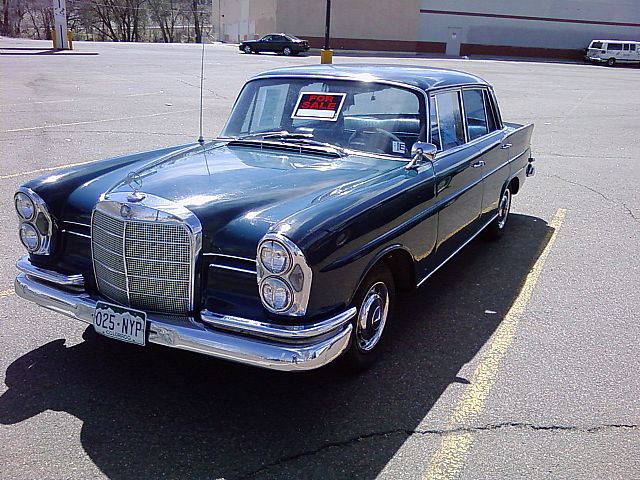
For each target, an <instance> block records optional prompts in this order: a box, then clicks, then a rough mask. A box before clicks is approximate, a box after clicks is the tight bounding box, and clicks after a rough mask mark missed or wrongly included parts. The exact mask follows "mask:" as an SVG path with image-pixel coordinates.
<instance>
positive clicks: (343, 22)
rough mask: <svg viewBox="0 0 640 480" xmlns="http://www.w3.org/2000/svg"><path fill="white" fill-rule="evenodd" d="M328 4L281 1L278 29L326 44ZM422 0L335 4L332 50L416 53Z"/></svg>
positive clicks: (360, 0) (315, 43)
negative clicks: (403, 51)
mask: <svg viewBox="0 0 640 480" xmlns="http://www.w3.org/2000/svg"><path fill="white" fill-rule="evenodd" d="M325 9H326V3H325V2H324V1H319V0H278V11H277V18H278V20H277V28H278V30H279V31H284V32H291V33H293V34H294V35H297V36H300V37H304V38H305V39H307V40H309V42H310V44H311V45H312V46H314V47H320V46H322V44H323V42H324V26H325ZM419 9H420V0H402V1H395V2H394V1H381V0H348V1H334V2H332V4H331V47H332V48H354V49H369V50H406V51H415V48H416V36H417V33H418V21H419V19H420V18H419V13H418V12H419Z"/></svg>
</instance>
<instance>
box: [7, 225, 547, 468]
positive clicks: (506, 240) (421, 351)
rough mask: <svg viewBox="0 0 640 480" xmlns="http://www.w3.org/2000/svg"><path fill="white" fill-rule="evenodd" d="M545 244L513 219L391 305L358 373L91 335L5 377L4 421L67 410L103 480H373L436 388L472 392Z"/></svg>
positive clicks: (24, 361)
mask: <svg viewBox="0 0 640 480" xmlns="http://www.w3.org/2000/svg"><path fill="white" fill-rule="evenodd" d="M552 233H553V229H552V228H551V227H549V226H548V225H547V224H546V222H545V221H544V220H542V219H540V218H535V217H531V216H525V215H518V214H512V215H511V216H510V217H509V227H508V231H507V232H505V236H504V237H503V239H502V240H500V241H498V242H486V241H484V240H481V239H477V240H474V241H473V242H471V244H469V245H468V246H467V247H466V248H465V249H464V250H463V251H462V252H461V253H460V254H459V255H458V256H457V257H456V258H454V259H453V260H452V261H451V262H450V263H448V264H447V265H446V266H445V267H443V268H442V269H441V270H440V271H438V272H437V273H436V274H435V275H434V276H433V277H432V278H431V279H430V280H429V281H428V282H426V283H425V284H424V285H423V286H422V287H421V288H420V289H418V290H416V291H413V292H411V293H407V294H402V295H401V296H400V297H399V307H398V308H397V310H396V312H395V315H394V317H393V322H390V324H389V327H388V328H389V331H387V332H386V333H387V335H386V339H385V343H384V344H383V345H381V347H382V348H383V352H382V353H383V356H382V358H381V359H380V361H379V362H378V363H377V364H376V365H374V366H373V367H372V368H371V369H369V370H368V371H366V372H364V373H362V374H360V375H357V376H350V375H348V374H346V373H345V372H343V371H341V370H340V369H338V368H336V367H335V366H329V367H327V368H324V369H320V370H318V371H313V372H307V373H302V374H286V373H280V372H272V371H268V370H260V369H256V368H250V367H245V366H242V365H237V364H233V363H229V362H225V361H221V360H216V359H212V358H208V357H204V356H200V355H197V354H191V353H188V352H180V351H175V350H171V349H167V348H163V347H154V346H151V347H149V348H144V349H143V348H140V347H136V346H133V345H128V344H124V343H120V342H116V341H112V340H109V339H106V338H102V337H99V336H98V335H97V334H95V333H94V332H93V330H92V328H88V329H87V330H86V331H85V334H84V338H85V341H84V342H82V343H80V344H78V345H74V346H72V347H66V346H65V341H64V339H59V340H55V341H53V342H50V343H48V344H46V345H43V346H42V347H40V348H37V349H35V350H33V351H31V352H29V353H27V354H26V355H24V356H22V357H21V358H19V359H17V360H16V361H14V362H13V363H12V364H11V365H10V366H9V368H8V369H7V372H6V384H7V387H8V390H7V391H6V392H5V393H4V394H3V395H2V397H0V423H1V424H4V425H8V424H17V423H20V422H23V421H25V420H27V419H30V418H32V417H34V416H36V415H38V414H39V413H41V412H43V411H45V410H55V411H63V412H68V413H69V414H71V415H73V416H75V417H77V418H78V419H80V420H81V421H82V422H83V426H82V431H81V437H80V442H81V444H82V447H83V448H84V449H85V451H86V453H87V454H88V455H89V457H90V458H91V460H92V461H93V462H94V463H95V464H96V466H97V467H98V468H99V469H100V470H101V471H102V472H104V474H105V475H106V476H107V477H109V478H113V479H121V478H160V477H163V478H165V477H166V478H221V477H224V478H226V479H233V478H292V477H300V478H323V479H325V478H373V477H375V476H376V475H377V474H379V473H380V472H381V471H382V469H383V468H384V467H385V465H386V464H387V463H388V462H389V460H390V459H391V458H392V457H393V456H394V454H395V453H396V452H398V450H399V449H400V447H401V446H402V445H403V443H404V442H405V441H406V440H407V438H408V436H409V435H410V433H411V432H412V431H413V430H414V429H416V428H417V426H418V425H419V424H421V422H423V419H424V418H425V416H426V415H427V414H428V413H429V411H430V410H431V409H432V407H433V406H434V404H435V402H436V401H437V400H438V399H439V398H440V396H441V395H442V393H443V392H444V390H445V389H446V388H447V387H448V386H449V385H450V384H451V383H453V382H458V383H468V380H466V379H464V378H460V377H458V375H459V371H460V369H461V368H462V367H463V366H464V365H465V364H466V363H467V362H469V361H470V360H472V359H473V358H474V356H475V355H476V354H477V353H478V351H479V350H480V349H481V348H482V346H483V345H484V344H485V343H486V342H487V340H488V339H489V338H490V336H491V335H492V333H493V332H494V331H495V329H496V328H497V327H498V325H499V324H500V322H501V321H502V320H503V319H504V316H505V314H506V313H507V311H508V310H509V308H510V306H511V305H512V303H513V301H514V299H515V298H516V297H517V295H518V294H519V292H520V289H521V287H522V284H523V282H524V280H525V278H526V276H527V274H528V273H529V271H530V269H531V267H532V265H533V264H534V263H535V261H536V259H537V258H538V256H539V254H540V252H541V251H542V249H543V248H544V247H545V246H546V244H547V243H548V241H549V238H550V236H551V234H552ZM487 310H489V311H493V312H496V313H495V314H487V313H485V311H487ZM51 319H52V320H55V321H61V322H62V321H66V320H64V319H62V318H61V317H58V316H55V314H54V313H51ZM421 428H430V426H429V425H428V421H426V425H425V424H423V425H422V426H421ZM34 441H35V440H34ZM61 473H64V472H61Z"/></svg>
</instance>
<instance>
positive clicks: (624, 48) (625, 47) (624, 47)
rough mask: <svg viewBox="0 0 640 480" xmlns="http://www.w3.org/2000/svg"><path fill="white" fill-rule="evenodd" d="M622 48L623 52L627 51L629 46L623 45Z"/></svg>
mask: <svg viewBox="0 0 640 480" xmlns="http://www.w3.org/2000/svg"><path fill="white" fill-rule="evenodd" d="M622 48H623V50H624V51H625V52H627V51H629V44H628V43H625V44H624V45H623V46H622Z"/></svg>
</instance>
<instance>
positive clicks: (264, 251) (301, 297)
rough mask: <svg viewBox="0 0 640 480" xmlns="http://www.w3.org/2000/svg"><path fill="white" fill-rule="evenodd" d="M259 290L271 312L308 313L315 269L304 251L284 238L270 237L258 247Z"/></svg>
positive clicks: (273, 235)
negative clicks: (306, 258)
mask: <svg viewBox="0 0 640 480" xmlns="http://www.w3.org/2000/svg"><path fill="white" fill-rule="evenodd" d="M257 264H258V287H259V290H260V299H261V300H262V304H263V305H264V306H265V308H266V309H267V310H269V311H270V312H273V313H279V314H282V315H292V316H301V315H304V314H305V312H306V310H307V304H308V303H309V292H310V290H311V269H310V268H309V266H308V265H307V262H306V260H305V258H304V255H303V254H302V251H301V250H300V249H299V248H298V247H297V246H296V244H295V243H293V242H292V241H291V240H289V239H288V238H286V237H285V236H283V235H280V234H276V233H270V234H267V235H266V236H265V237H264V238H263V239H262V241H261V242H260V244H259V245H258V255H257Z"/></svg>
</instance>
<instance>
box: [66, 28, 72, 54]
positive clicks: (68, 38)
mask: <svg viewBox="0 0 640 480" xmlns="http://www.w3.org/2000/svg"><path fill="white" fill-rule="evenodd" d="M67 42H69V50H73V31H72V30H67Z"/></svg>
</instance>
